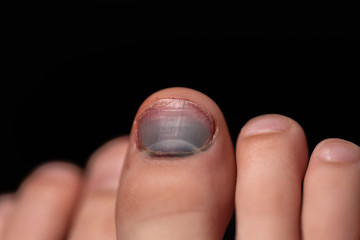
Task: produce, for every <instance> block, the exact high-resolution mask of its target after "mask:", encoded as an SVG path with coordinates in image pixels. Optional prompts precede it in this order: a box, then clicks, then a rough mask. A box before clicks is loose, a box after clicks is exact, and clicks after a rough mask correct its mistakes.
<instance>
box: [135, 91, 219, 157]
mask: <svg viewBox="0 0 360 240" xmlns="http://www.w3.org/2000/svg"><path fill="white" fill-rule="evenodd" d="M214 133H215V122H214V119H213V117H212V116H211V115H210V114H209V113H207V112H205V111H204V110H202V109H200V107H199V106H197V105H196V104H195V103H193V102H191V101H189V100H185V99H177V98H168V99H160V100H158V101H156V102H155V103H154V104H153V105H152V106H150V107H149V108H148V109H147V110H145V112H144V113H142V114H141V115H140V116H139V117H138V119H137V144H138V147H139V148H140V149H142V150H144V151H145V152H146V153H148V154H149V155H151V156H157V157H161V156H166V157H179V156H186V155H190V154H194V153H197V152H200V151H204V150H205V149H207V148H208V147H209V146H210V145H211V143H212V140H213V138H214Z"/></svg>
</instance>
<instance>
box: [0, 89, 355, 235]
mask: <svg viewBox="0 0 360 240" xmlns="http://www.w3.org/2000/svg"><path fill="white" fill-rule="evenodd" d="M119 179H120V180H119ZM359 199H360V148H359V147H358V146H357V145H355V144H353V143H350V142H348V141H345V140H341V139H327V140H324V141H322V142H321V143H319V144H318V146H317V147H316V148H315V149H314V151H313V153H312V154H311V157H310V159H309V155H308V149H307V143H306V137H305V134H304V132H303V130H302V128H301V126H300V125H299V124H298V123H297V122H295V121H294V120H292V119H290V118H288V117H285V116H282V115H275V114H271V115H262V116H258V117H255V118H254V119H251V120H250V121H249V122H247V123H246V124H245V126H243V128H242V130H241V132H240V134H239V136H238V140H237V142H236V148H235V150H234V149H233V143H232V142H231V138H230V135H229V132H228V129H227V125H226V122H225V119H224V116H223V115H222V113H221V110H220V109H219V107H218V106H217V105H216V104H215V103H214V102H213V101H212V100H211V99H210V98H208V97H207V96H205V95H204V94H202V93H200V92H197V91H194V90H191V89H185V88H170V89H165V90H162V91H159V92H156V93H154V94H153V95H151V96H150V97H149V98H148V99H146V101H145V102H144V103H143V104H142V105H141V106H140V108H139V110H138V113H137V114H136V116H135V120H134V123H133V127H132V130H131V133H130V136H129V137H121V138H117V139H114V140H112V141H110V142H108V143H107V144H105V145H104V146H103V147H101V148H100V149H99V150H98V151H96V152H95V153H94V154H93V155H92V157H91V158H90V160H89V164H88V166H87V169H86V170H85V173H82V172H81V170H80V169H79V168H77V167H75V166H73V165H70V164H67V163H61V162H53V163H48V164H46V165H44V166H41V167H40V168H39V169H37V170H36V171H35V172H34V173H33V174H31V176H29V177H28V178H27V179H26V180H25V181H24V183H23V184H22V186H21V187H20V189H19V190H18V192H16V193H15V194H7V195H3V196H2V197H1V198H0V236H3V238H1V239H6V240H12V239H37V240H42V239H44V240H45V239H46V240H52V239H63V238H64V237H67V239H71V240H81V239H86V240H91V239H197V240H198V239H206V240H209V239H222V238H223V236H224V233H225V230H226V228H227V226H228V224H229V221H230V219H231V217H232V215H233V211H234V206H235V213H236V238H237V239H251V240H253V239H254V240H255V239H277V240H279V239H280V240H281V239H284V240H285V239H286V240H288V239H294V240H296V239H299V240H300V239H305V240H318V239H319V240H320V239H321V240H322V239H327V240H337V239H339V240H340V239H348V240H352V239H354V240H358V239H359V237H360V201H359Z"/></svg>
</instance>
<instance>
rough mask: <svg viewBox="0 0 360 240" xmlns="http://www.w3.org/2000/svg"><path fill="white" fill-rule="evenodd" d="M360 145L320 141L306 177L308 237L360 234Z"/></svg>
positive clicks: (313, 239) (305, 228) (304, 219)
mask: <svg viewBox="0 0 360 240" xmlns="http://www.w3.org/2000/svg"><path fill="white" fill-rule="evenodd" d="M359 163H360V148H359V147H358V146H356V145H355V144H353V143H350V142H348V141H345V140H341V139H327V140H324V141H322V142H321V143H319V144H318V146H317V147H316V148H315V150H314V152H313V154H312V156H311V158H310V163H309V167H308V170H307V172H306V176H305V180H304V197H303V210H302V227H303V235H304V239H306V240H320V239H328V240H340V239H348V240H352V239H354V240H358V239H359V237H360V228H359V226H360V201H359V199H360V164H359Z"/></svg>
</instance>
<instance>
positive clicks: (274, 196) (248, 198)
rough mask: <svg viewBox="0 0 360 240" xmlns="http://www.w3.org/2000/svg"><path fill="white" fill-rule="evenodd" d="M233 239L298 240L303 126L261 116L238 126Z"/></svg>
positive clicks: (304, 161) (304, 150) (304, 147)
mask: <svg viewBox="0 0 360 240" xmlns="http://www.w3.org/2000/svg"><path fill="white" fill-rule="evenodd" d="M236 147H237V149H236V160H237V168H238V177H237V184H236V201H235V204H236V218H237V230H236V232H237V233H236V235H237V238H238V239H251V240H253V239H277V240H281V239H284V240H285V239H300V228H299V225H300V204H301V184H302V180H303V175H304V173H305V168H306V165H307V159H308V153H307V143H306V139H305V135H304V132H303V130H302V128H301V127H300V126H299V124H297V123H296V122H295V121H294V120H292V119H290V118H287V117H284V116H281V115H275V114H270V115H263V116H259V117H256V118H254V119H252V120H250V121H249V122H248V123H247V124H245V126H244V127H243V128H242V130H241V132H240V134H239V137H238V141H237V145H236Z"/></svg>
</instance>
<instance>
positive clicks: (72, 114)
mask: <svg viewBox="0 0 360 240" xmlns="http://www.w3.org/2000/svg"><path fill="white" fill-rule="evenodd" d="M21 31H24V32H23V33H22V34H19V35H17V37H15V38H14V42H12V43H10V44H9V48H8V50H10V52H11V54H10V57H9V59H8V61H7V62H8V63H9V69H8V70H10V72H11V74H10V75H8V76H6V75H5V76H3V77H5V78H6V80H8V81H6V82H7V83H9V84H8V85H6V86H4V87H3V88H2V92H3V94H2V96H5V100H4V101H3V103H5V107H4V109H5V114H4V118H6V119H8V120H10V121H9V122H7V123H6V124H5V125H4V131H3V132H4V135H3V136H4V140H5V142H6V144H5V147H4V150H3V152H4V153H5V154H4V155H3V159H1V181H0V183H1V186H0V192H1V193H4V192H10V191H15V190H16V188H17V187H18V186H19V184H20V183H21V181H22V180H23V179H24V177H26V176H27V175H28V174H29V173H30V172H31V171H32V170H33V169H34V168H35V167H36V166H38V165H39V164H41V163H44V162H47V161H50V160H54V159H56V160H59V159H61V160H67V161H70V162H73V163H75V164H78V165H80V166H82V167H83V166H84V165H85V164H86V161H87V158H88V157H89V155H90V154H91V153H92V152H93V151H94V150H95V149H96V148H98V147H99V146H100V145H101V144H103V143H104V142H106V141H107V140H109V139H111V138H114V137H116V136H119V135H123V134H128V132H129V130H130V127H131V123H132V120H133V117H134V115H135V113H136V111H137V108H138V106H139V105H140V104H141V102H142V101H143V100H144V99H145V98H146V97H147V96H149V95H150V94H151V93H153V92H155V91H157V90H160V89H162V88H166V87H173V86H183V87H190V88H194V89H197V90H199V91H201V92H203V93H205V94H207V95H208V96H210V97H211V98H212V99H214V100H215V101H216V102H217V103H218V105H219V106H220V108H221V109H222V111H223V113H224V115H225V118H226V120H227V122H228V126H229V130H230V133H231V136H232V138H233V140H234V141H235V140H236V137H237V134H238V133H239V131H240V129H241V127H242V126H243V124H244V123H245V122H246V121H247V120H249V119H250V118H252V117H254V116H257V115H259V114H265V113H280V114H285V115H287V116H289V117H292V118H294V119H295V120H297V121H298V122H299V123H300V124H301V125H302V126H303V128H304V130H305V132H306V134H307V137H308V142H309V149H310V151H311V150H312V149H313V148H314V147H315V145H316V144H317V143H318V142H319V141H321V140H322V139H325V138H329V137H338V138H345V139H347V140H350V141H353V142H355V143H357V144H359V143H360V132H359V120H360V116H359V90H358V89H359V86H358V82H359V81H358V80H359V79H360V78H359V57H358V56H359V55H358V49H357V48H358V47H357V45H358V44H359V42H358V39H357V38H353V37H352V38H350V37H298V36H293V37H242V38H240V37H199V38H191V37H177V36H174V37H144V36H142V37H138V36H136V37H135V36H131V35H130V36H129V35H128V34H124V35H123V36H122V35H121V32H120V37H119V33H118V34H117V35H116V37H115V36H113V35H111V34H107V35H103V34H99V33H92V32H91V31H89V32H90V33H87V34H83V33H82V32H81V30H79V31H80V33H78V32H77V29H71V31H70V32H67V31H66V30H64V29H63V30H62V32H61V34H59V33H57V32H56V31H55V32H51V33H48V32H47V29H42V28H38V29H35V30H34V29H30V30H28V29H27V28H26V29H22V30H21Z"/></svg>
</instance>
